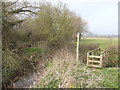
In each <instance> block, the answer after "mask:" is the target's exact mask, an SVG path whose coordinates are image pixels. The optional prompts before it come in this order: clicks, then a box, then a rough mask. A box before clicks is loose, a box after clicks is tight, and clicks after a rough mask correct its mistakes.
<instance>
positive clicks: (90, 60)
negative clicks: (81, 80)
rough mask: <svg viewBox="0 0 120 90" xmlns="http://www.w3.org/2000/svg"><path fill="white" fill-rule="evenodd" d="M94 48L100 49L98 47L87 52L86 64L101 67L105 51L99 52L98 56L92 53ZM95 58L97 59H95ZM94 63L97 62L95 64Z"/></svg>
mask: <svg viewBox="0 0 120 90" xmlns="http://www.w3.org/2000/svg"><path fill="white" fill-rule="evenodd" d="M96 50H100V49H99V48H98V49H95V50H91V51H89V52H88V53H87V66H90V67H102V59H103V57H104V56H105V51H103V52H99V53H100V56H98V55H94V51H96ZM90 53H92V54H91V55H90ZM96 59H99V60H96ZM95 63H97V65H96V64H95Z"/></svg>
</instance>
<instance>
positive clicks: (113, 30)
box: [25, 0, 119, 35]
mask: <svg viewBox="0 0 120 90" xmlns="http://www.w3.org/2000/svg"><path fill="white" fill-rule="evenodd" d="M25 1H33V2H37V1H38V2H39V0H25ZM45 1H46V0H45ZM48 1H51V2H53V3H55V4H56V3H57V2H59V1H60V2H64V3H66V4H67V5H68V7H69V9H70V10H72V11H74V12H76V13H77V15H79V16H81V17H82V18H83V19H85V20H86V21H87V22H88V26H89V31H91V32H93V33H95V34H100V35H111V34H118V1H119V0H48Z"/></svg>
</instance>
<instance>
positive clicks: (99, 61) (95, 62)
mask: <svg viewBox="0 0 120 90" xmlns="http://www.w3.org/2000/svg"><path fill="white" fill-rule="evenodd" d="M88 62H95V63H100V61H95V60H89V61H88Z"/></svg>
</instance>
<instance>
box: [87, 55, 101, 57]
mask: <svg viewBox="0 0 120 90" xmlns="http://www.w3.org/2000/svg"><path fill="white" fill-rule="evenodd" d="M88 57H91V58H101V56H93V55H89V56H88Z"/></svg>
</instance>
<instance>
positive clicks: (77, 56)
mask: <svg viewBox="0 0 120 90" xmlns="http://www.w3.org/2000/svg"><path fill="white" fill-rule="evenodd" d="M79 35H80V33H77V49H76V59H77V62H78V60H79Z"/></svg>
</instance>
